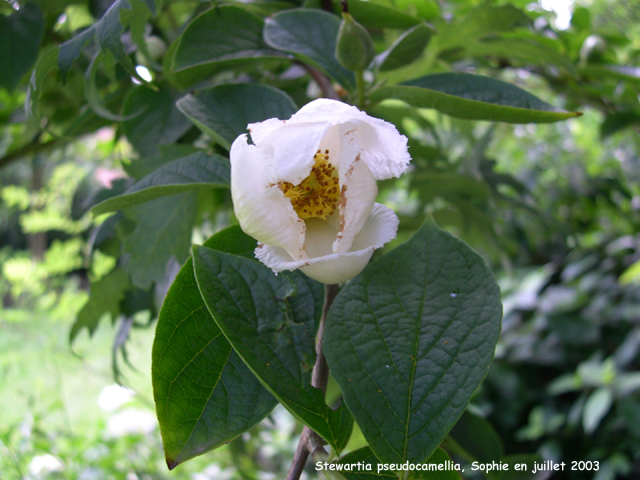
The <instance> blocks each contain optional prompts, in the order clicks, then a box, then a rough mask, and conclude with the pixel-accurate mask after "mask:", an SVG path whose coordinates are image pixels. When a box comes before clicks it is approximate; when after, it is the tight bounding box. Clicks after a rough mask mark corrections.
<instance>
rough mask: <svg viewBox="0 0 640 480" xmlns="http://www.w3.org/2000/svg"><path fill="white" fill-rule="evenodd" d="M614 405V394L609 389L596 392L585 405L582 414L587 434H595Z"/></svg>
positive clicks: (605, 388) (603, 388) (600, 389)
mask: <svg viewBox="0 0 640 480" xmlns="http://www.w3.org/2000/svg"><path fill="white" fill-rule="evenodd" d="M612 404H613V392H612V391H611V389H610V388H608V387H601V388H598V389H597V390H595V391H594V392H593V393H592V394H591V395H589V398H588V399H587V402H586V403H585V404H584V412H583V413H582V426H583V428H584V431H585V433H586V434H588V435H590V434H592V433H593V432H595V430H596V428H598V425H600V422H601V421H602V419H603V418H604V417H605V415H606V414H607V413H609V410H610V409H611V405H612Z"/></svg>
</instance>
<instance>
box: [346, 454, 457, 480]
mask: <svg viewBox="0 0 640 480" xmlns="http://www.w3.org/2000/svg"><path fill="white" fill-rule="evenodd" d="M358 462H360V463H361V464H363V465H370V466H371V467H370V470H368V467H363V468H361V469H360V470H361V471H345V470H344V467H346V466H347V465H352V464H357V463H358ZM424 464H426V465H428V467H427V468H429V469H428V470H420V471H418V470H412V471H409V474H408V476H407V477H406V478H407V480H460V475H459V474H458V473H456V471H455V470H454V469H455V464H454V463H453V462H452V461H451V458H450V457H449V455H447V452H445V451H444V450H442V449H441V448H438V449H436V451H435V452H433V455H431V456H430V457H429V458H428V459H427V460H426V461H425V462H424ZM335 465H336V467H335V468H336V471H340V473H341V474H342V475H343V476H344V478H345V479H346V480H377V479H381V478H382V479H383V478H387V479H393V480H397V478H398V475H396V473H394V472H393V471H390V470H381V471H380V473H378V465H380V461H379V460H378V459H377V458H376V456H375V454H374V453H373V451H372V450H371V448H370V447H364V448H360V449H359V450H355V451H353V452H350V453H348V454H347V455H345V456H344V457H342V458H341V459H340V460H338V461H337V462H335ZM340 466H342V467H343V470H339V468H340ZM347 468H349V467H347ZM382 468H385V467H381V469H382ZM459 468H461V467H459Z"/></svg>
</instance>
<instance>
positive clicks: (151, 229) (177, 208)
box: [124, 192, 197, 290]
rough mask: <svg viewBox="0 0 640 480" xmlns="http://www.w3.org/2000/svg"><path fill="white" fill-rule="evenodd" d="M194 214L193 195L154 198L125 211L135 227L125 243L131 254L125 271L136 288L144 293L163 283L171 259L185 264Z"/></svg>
mask: <svg viewBox="0 0 640 480" xmlns="http://www.w3.org/2000/svg"><path fill="white" fill-rule="evenodd" d="M196 212H197V195H196V193H195V192H186V193H180V194H178V195H171V196H169V197H161V198H156V199H155V200H151V201H150V202H146V203H143V204H141V205H136V206H134V207H131V208H129V209H127V210H125V215H126V216H127V217H129V218H130V219H131V220H133V221H134V222H136V224H137V225H136V228H135V230H134V231H133V232H132V233H131V234H130V235H129V236H127V237H126V239H125V244H124V249H125V252H126V253H128V254H130V258H129V262H128V263H127V264H126V269H127V271H128V272H129V273H130V275H131V281H132V283H133V284H134V285H135V286H137V287H140V288H143V289H145V290H146V289H147V288H149V287H150V286H151V284H153V283H154V282H156V283H157V282H160V281H162V280H163V279H164V276H165V270H166V266H167V264H168V262H169V260H171V258H172V257H173V258H175V260H176V261H178V263H182V262H184V260H185V259H186V258H187V256H188V255H189V246H190V245H191V234H192V230H193V225H194V223H195V220H196Z"/></svg>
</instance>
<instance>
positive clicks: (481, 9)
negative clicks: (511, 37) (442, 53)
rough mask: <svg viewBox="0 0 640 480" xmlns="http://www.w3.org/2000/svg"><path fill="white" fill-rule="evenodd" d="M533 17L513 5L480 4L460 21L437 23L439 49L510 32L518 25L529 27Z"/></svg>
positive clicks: (460, 45)
mask: <svg viewBox="0 0 640 480" xmlns="http://www.w3.org/2000/svg"><path fill="white" fill-rule="evenodd" d="M531 23H532V22H531V19H530V18H529V16H528V15H527V14H526V13H525V12H523V11H522V10H520V9H518V8H516V7H514V6H513V5H502V6H499V7H493V6H488V5H480V6H478V7H476V8H474V9H473V10H471V11H470V12H469V14H468V15H467V16H465V17H464V18H462V19H461V20H459V21H454V22H451V23H447V22H444V21H440V22H439V23H438V24H436V29H437V30H438V32H439V35H438V36H437V37H436V38H437V40H436V41H435V43H436V44H437V47H434V48H437V49H438V50H446V49H450V48H454V47H464V46H467V45H470V44H471V43H473V42H476V41H478V40H479V39H482V38H484V37H487V36H489V35H494V34H496V33H502V32H510V31H513V30H515V29H516V28H518V27H528V26H530V25H531Z"/></svg>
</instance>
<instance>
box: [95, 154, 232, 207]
mask: <svg viewBox="0 0 640 480" xmlns="http://www.w3.org/2000/svg"><path fill="white" fill-rule="evenodd" d="M230 175H231V167H230V165H229V160H227V159H226V158H223V157H220V156H219V155H207V154H206V153H203V152H198V153H193V154H191V155H188V156H186V157H184V158H179V159H177V160H174V161H173V162H170V163H168V164H166V165H164V166H163V167H160V168H159V169H158V170H156V171H154V172H153V173H151V174H150V175H147V176H146V177H144V178H143V179H142V180H140V181H139V182H138V183H136V184H134V185H133V186H131V187H130V188H129V189H127V191H126V192H124V194H122V195H118V196H116V197H112V198H109V199H108V200H105V201H104V202H101V203H99V204H98V205H96V206H95V207H93V208H92V210H91V212H92V213H93V214H94V215H100V214H102V213H106V212H113V211H116V210H121V209H123V208H126V207H131V206H133V205H138V204H139V203H144V202H148V201H149V200H153V199H154V198H158V197H166V196H167V195H174V194H176V193H182V192H186V191H189V190H196V189H200V188H219V187H228V186H229V182H230Z"/></svg>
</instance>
